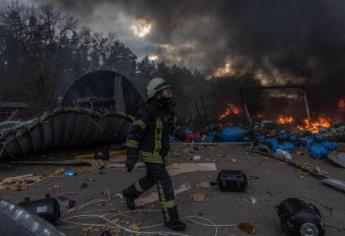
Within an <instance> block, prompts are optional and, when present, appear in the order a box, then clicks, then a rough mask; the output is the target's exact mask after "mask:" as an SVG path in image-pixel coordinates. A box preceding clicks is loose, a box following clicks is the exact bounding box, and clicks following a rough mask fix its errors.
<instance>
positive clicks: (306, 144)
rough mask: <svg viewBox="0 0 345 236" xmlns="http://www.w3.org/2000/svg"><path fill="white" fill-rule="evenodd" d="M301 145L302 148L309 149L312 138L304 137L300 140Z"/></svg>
mask: <svg viewBox="0 0 345 236" xmlns="http://www.w3.org/2000/svg"><path fill="white" fill-rule="evenodd" d="M300 142H301V145H302V146H304V147H310V146H312V145H313V143H314V137H313V136H306V137H303V138H300Z"/></svg>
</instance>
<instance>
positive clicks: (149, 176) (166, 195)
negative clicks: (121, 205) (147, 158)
mask: <svg viewBox="0 0 345 236" xmlns="http://www.w3.org/2000/svg"><path fill="white" fill-rule="evenodd" d="M146 167H147V169H146V176H145V177H143V178H141V179H139V180H138V181H137V182H135V183H134V184H132V185H131V186H129V187H128V189H127V193H128V194H129V195H131V196H132V197H133V198H137V197H138V196H139V195H140V194H141V193H143V192H145V191H146V190H148V189H149V188H151V187H152V186H153V185H155V184H156V185H157V189H158V195H159V202H160V208H161V210H162V213H163V217H164V221H165V222H166V223H167V222H169V220H170V219H173V218H174V219H178V212H177V207H176V204H175V194H174V188H173V185H172V181H171V178H170V176H169V174H168V172H167V170H166V168H165V165H164V164H157V163H146Z"/></svg>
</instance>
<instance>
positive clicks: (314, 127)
mask: <svg viewBox="0 0 345 236" xmlns="http://www.w3.org/2000/svg"><path fill="white" fill-rule="evenodd" d="M330 127H331V121H330V119H327V118H322V117H320V118H319V119H318V120H315V121H310V120H309V119H304V120H303V124H302V125H298V126H297V128H298V129H299V130H300V131H305V130H308V131H310V132H311V133H312V134H317V133H319V130H320V128H330Z"/></svg>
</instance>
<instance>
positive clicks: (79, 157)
mask: <svg viewBox="0 0 345 236" xmlns="http://www.w3.org/2000/svg"><path fill="white" fill-rule="evenodd" d="M126 153H127V150H126V149H124V150H112V151H110V152H109V155H110V157H112V158H116V157H122V156H123V155H125V154H126ZM94 157H95V153H94V152H92V153H86V154H80V155H77V156H75V158H74V159H75V160H84V159H93V158H94Z"/></svg>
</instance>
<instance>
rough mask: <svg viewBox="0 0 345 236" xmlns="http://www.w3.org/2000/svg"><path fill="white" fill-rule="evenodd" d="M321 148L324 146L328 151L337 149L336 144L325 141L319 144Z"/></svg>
mask: <svg viewBox="0 0 345 236" xmlns="http://www.w3.org/2000/svg"><path fill="white" fill-rule="evenodd" d="M321 145H322V146H324V147H325V148H326V149H327V150H328V151H334V150H336V149H337V143H336V142H330V141H325V142H323V143H321Z"/></svg>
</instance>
